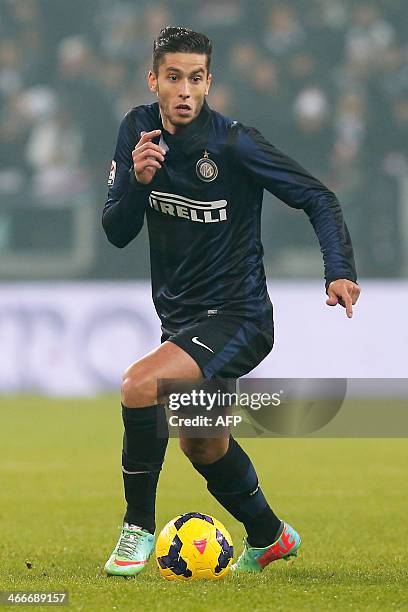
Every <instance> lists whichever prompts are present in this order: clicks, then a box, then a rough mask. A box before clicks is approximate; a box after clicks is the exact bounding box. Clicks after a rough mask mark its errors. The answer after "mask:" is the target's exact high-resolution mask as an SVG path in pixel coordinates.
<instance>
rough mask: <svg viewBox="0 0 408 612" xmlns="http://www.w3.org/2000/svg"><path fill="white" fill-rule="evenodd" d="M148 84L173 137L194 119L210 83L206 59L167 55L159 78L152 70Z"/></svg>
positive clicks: (191, 54) (197, 55)
mask: <svg viewBox="0 0 408 612" xmlns="http://www.w3.org/2000/svg"><path fill="white" fill-rule="evenodd" d="M148 83H149V87H150V89H151V91H153V92H156V93H157V96H158V98H159V106H160V112H161V117H162V122H163V127H164V128H165V129H166V130H167V131H168V132H170V133H171V134H174V133H175V132H176V131H177V129H178V128H179V127H182V126H184V125H187V124H189V123H191V121H193V119H195V118H196V117H197V116H198V115H199V113H200V111H201V108H202V106H203V104H204V98H205V96H206V95H207V94H208V92H209V89H210V84H211V75H210V74H208V72H207V57H206V55H205V54H200V53H166V55H165V56H164V57H163V60H162V63H161V64H160V65H159V74H158V75H157V76H156V75H155V74H154V72H152V71H150V72H149V75H148Z"/></svg>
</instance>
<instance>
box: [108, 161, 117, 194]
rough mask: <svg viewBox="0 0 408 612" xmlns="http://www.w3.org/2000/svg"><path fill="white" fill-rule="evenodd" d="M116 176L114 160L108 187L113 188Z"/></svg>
mask: <svg viewBox="0 0 408 612" xmlns="http://www.w3.org/2000/svg"><path fill="white" fill-rule="evenodd" d="M115 176H116V162H115V160H114V159H112V163H111V167H110V171H109V176H108V187H112V185H113V183H114V182H115Z"/></svg>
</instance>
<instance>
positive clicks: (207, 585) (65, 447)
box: [0, 397, 408, 612]
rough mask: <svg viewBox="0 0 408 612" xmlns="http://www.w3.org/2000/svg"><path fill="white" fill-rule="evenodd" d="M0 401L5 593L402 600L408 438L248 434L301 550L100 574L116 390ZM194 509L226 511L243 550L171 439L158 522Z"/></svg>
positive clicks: (111, 491)
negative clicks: (281, 557) (214, 564)
mask: <svg viewBox="0 0 408 612" xmlns="http://www.w3.org/2000/svg"><path fill="white" fill-rule="evenodd" d="M0 409H1V425H0V444H1V455H0V465H1V469H0V483H1V485H0V590H20V591H21V590H25V591H61V590H65V591H68V592H69V597H70V606H69V609H71V610H84V611H86V612H88V611H94V610H95V611H102V610H118V611H128V610H129V611H133V610H136V611H139V610H140V611H146V612H150V611H154V610H163V611H164V610H166V611H167V610H171V611H176V612H183V611H187V610H188V611H194V612H204V611H206V612H207V611H211V612H216V611H221V610H222V611H223V612H225V611H229V610H231V611H234V612H235V611H243V612H244V611H245V612H247V611H248V610H251V612H257V611H264V610H285V611H286V610H288V611H291V610H342V611H343V610H380V609H383V610H406V609H408V575H407V568H408V561H407V552H406V549H407V540H408V521H407V516H408V506H407V466H408V444H407V440H404V439H283V438H282V439H269V440H266V439H263V440H242V444H243V446H244V448H245V449H246V450H247V451H248V452H249V453H250V455H251V457H252V459H253V461H254V463H255V465H256V467H257V470H258V473H259V477H260V481H261V484H262V487H263V489H264V491H265V493H266V494H267V496H268V498H269V500H270V502H271V505H272V506H273V507H274V509H275V510H276V512H277V513H278V514H279V515H280V516H282V517H283V518H285V519H286V520H287V521H289V522H290V523H291V524H293V525H294V526H295V527H296V529H297V530H298V531H299V532H300V534H301V536H302V540H303V544H302V547H301V552H300V556H299V557H298V559H297V560H296V561H295V562H293V563H284V562H282V561H279V562H276V563H273V564H272V565H271V566H269V567H268V568H267V569H266V570H265V571H264V572H263V573H262V574H260V575H245V576H242V575H241V576H237V575H232V574H229V575H228V576H227V578H226V579H225V580H223V581H219V582H195V583H191V584H188V583H187V584H178V583H169V582H166V581H165V580H163V579H162V578H161V576H160V575H159V572H158V570H157V567H156V564H155V561H154V559H152V560H151V562H150V564H149V567H148V569H147V571H146V572H145V573H143V574H141V575H140V576H139V577H138V578H136V579H130V580H125V579H123V578H106V577H105V576H104V574H103V573H102V569H103V565H104V563H105V560H106V559H107V557H108V555H109V554H110V552H111V549H112V547H113V545H114V543H115V542H116V539H117V537H118V533H119V531H118V527H119V525H120V523H121V519H122V516H123V509H124V506H123V498H122V479H121V472H120V450H121V427H122V425H121V419H120V411H119V403H118V400H117V398H114V397H102V398H99V399H89V400H80V399H71V400H49V399H41V398H30V397H24V398H23V397H20V398H18V397H16V398H3V399H1V400H0ZM191 510H199V511H201V512H205V513H208V514H213V515H215V516H216V517H217V518H219V519H220V520H221V521H222V522H223V523H224V524H225V525H226V527H227V528H228V530H229V531H230V532H231V535H232V537H233V539H234V544H235V550H236V552H238V553H239V552H240V549H241V538H242V536H243V532H242V528H241V526H240V525H239V524H237V523H236V521H234V519H232V518H231V517H230V516H229V515H228V514H227V513H226V512H224V510H223V509H222V508H221V507H220V506H219V505H218V503H217V502H216V501H215V500H213V499H212V498H211V496H210V495H209V494H208V493H207V492H206V489H205V484H204V482H203V480H202V479H201V478H200V476H199V475H198V474H196V473H195V472H194V470H193V469H192V468H191V467H190V466H189V463H188V461H187V459H186V458H185V457H184V456H182V454H181V452H180V451H179V449H178V445H177V441H176V440H172V441H171V443H170V446H169V450H168V454H167V458H166V463H165V467H164V469H163V473H162V476H161V480H160V484H159V494H158V516H157V519H158V526H159V527H161V526H163V525H164V523H166V522H167V521H168V520H170V519H171V518H172V517H173V516H175V515H177V514H179V513H182V512H188V511H191ZM27 562H28V564H29V565H30V564H31V568H29V567H27ZM3 609H4V610H6V609H15V606H14V607H13V608H12V607H9V606H7V607H4V608H3ZM20 609H23V607H21V606H20ZM24 609H28V606H25V607H24ZM35 609H46V608H45V607H36V608H35ZM47 609H49V606H48V607H47ZM62 609H64V608H62ZM65 609H68V608H65Z"/></svg>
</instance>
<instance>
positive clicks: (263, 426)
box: [157, 378, 408, 438]
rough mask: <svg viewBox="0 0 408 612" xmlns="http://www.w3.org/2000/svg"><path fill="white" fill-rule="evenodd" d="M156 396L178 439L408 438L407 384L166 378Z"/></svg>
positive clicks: (403, 381)
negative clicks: (179, 437) (162, 405)
mask: <svg viewBox="0 0 408 612" xmlns="http://www.w3.org/2000/svg"><path fill="white" fill-rule="evenodd" d="M157 391H158V401H159V403H162V404H164V405H165V408H166V413H167V423H168V428H169V432H170V436H172V437H177V436H179V435H180V434H181V435H183V436H187V437H192V438H209V437H225V436H227V435H229V433H232V434H233V435H234V436H236V437H241V438H255V437H277V436H290V437H293V436H308V437H406V436H408V379H344V378H307V379H305V378H300V379H299V378H296V379H295V378H285V379H278V378H242V379H240V380H239V381H237V380H234V379H212V380H202V381H191V380H184V379H183V380H180V379H162V380H160V381H158V390H157ZM158 435H159V436H160V435H163V436H167V428H166V431H164V430H163V431H162V432H160V431H159V432H158Z"/></svg>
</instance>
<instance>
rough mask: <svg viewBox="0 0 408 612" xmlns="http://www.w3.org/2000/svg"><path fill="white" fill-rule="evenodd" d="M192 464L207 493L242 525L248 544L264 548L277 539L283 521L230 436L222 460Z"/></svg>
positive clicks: (252, 467) (246, 457) (247, 458)
mask: <svg viewBox="0 0 408 612" xmlns="http://www.w3.org/2000/svg"><path fill="white" fill-rule="evenodd" d="M193 466H194V467H195V469H196V470H197V471H198V472H199V473H200V474H201V475H202V476H204V478H205V479H206V481H207V489H208V490H209V492H210V493H211V494H212V495H213V496H214V497H215V498H216V499H217V500H218V501H219V502H220V504H221V505H222V506H224V508H225V509H226V510H228V512H230V513H231V514H232V516H234V517H235V518H236V519H237V520H238V521H241V523H243V524H244V526H245V529H246V531H247V534H248V543H249V544H250V546H255V547H257V548H263V547H265V546H268V545H269V544H272V543H273V542H274V541H275V540H276V538H277V537H278V536H279V531H280V529H281V525H282V523H281V521H280V519H279V518H278V517H277V516H276V515H275V514H274V513H273V512H272V510H271V508H270V507H269V505H268V502H267V501H266V499H265V497H264V494H263V493H262V491H261V488H260V487H259V485H258V477H257V475H256V472H255V468H254V466H253V465H252V462H251V460H250V458H249V457H248V455H247V454H246V453H245V451H244V450H243V449H242V448H241V447H240V445H239V444H238V442H237V441H236V440H235V439H234V438H233V437H232V436H230V441H229V446H228V450H227V452H226V454H225V455H224V456H223V457H221V459H218V460H217V461H215V462H214V463H210V464H207V465H200V464H197V463H193Z"/></svg>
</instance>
